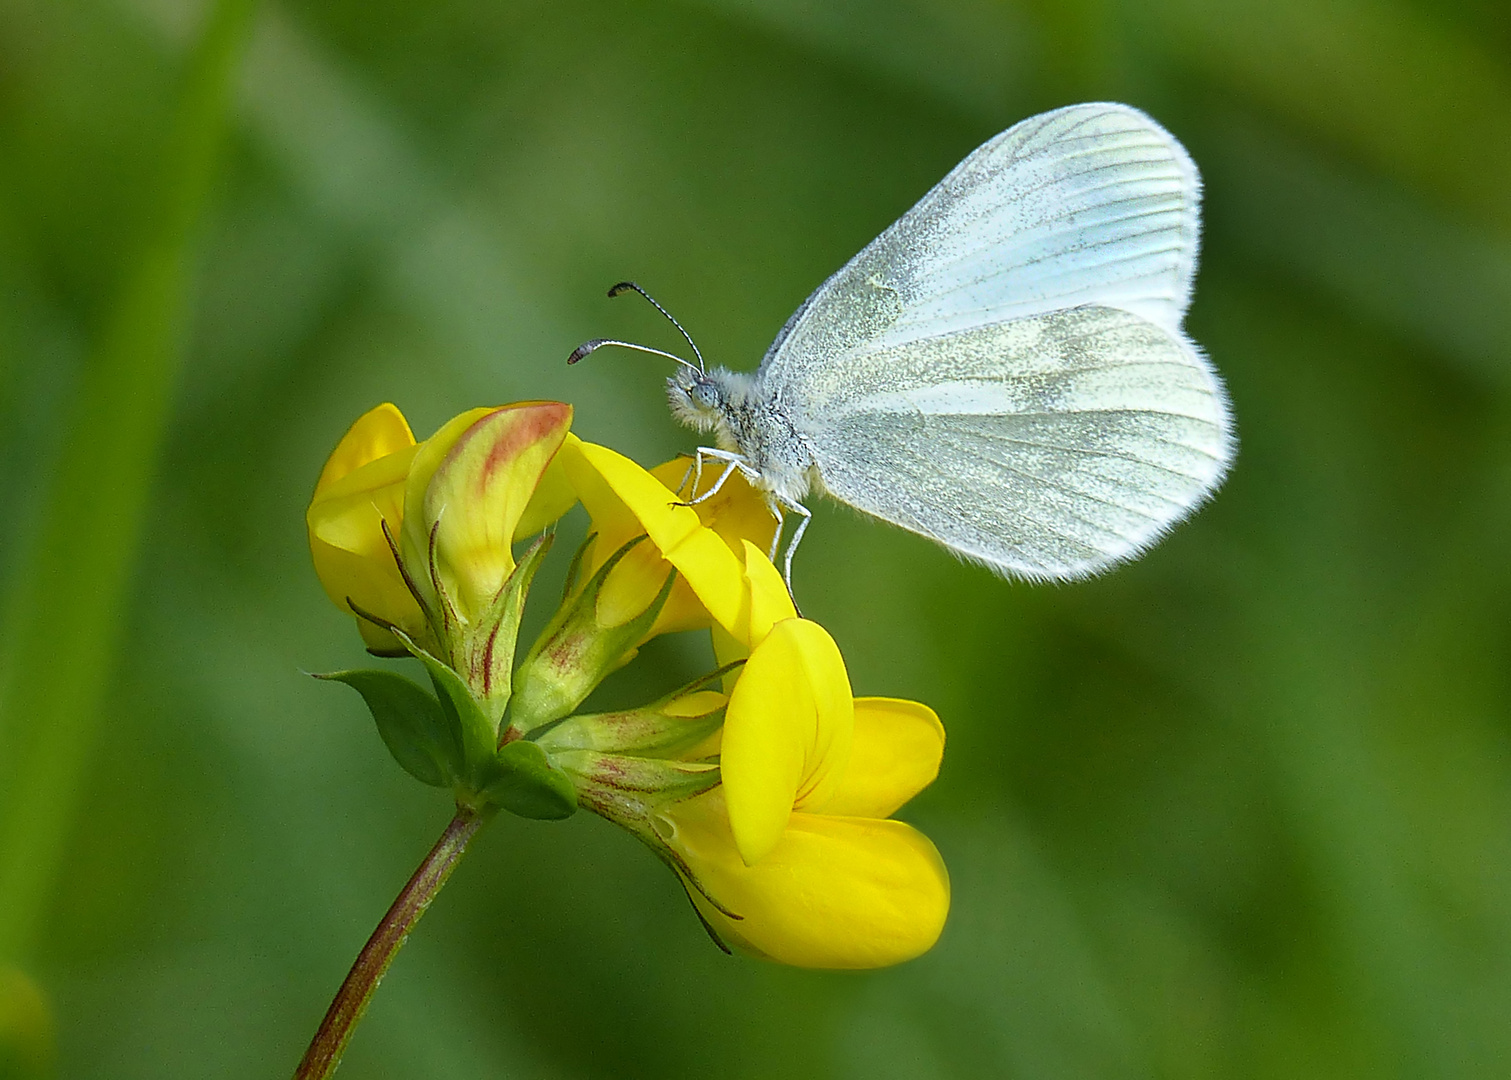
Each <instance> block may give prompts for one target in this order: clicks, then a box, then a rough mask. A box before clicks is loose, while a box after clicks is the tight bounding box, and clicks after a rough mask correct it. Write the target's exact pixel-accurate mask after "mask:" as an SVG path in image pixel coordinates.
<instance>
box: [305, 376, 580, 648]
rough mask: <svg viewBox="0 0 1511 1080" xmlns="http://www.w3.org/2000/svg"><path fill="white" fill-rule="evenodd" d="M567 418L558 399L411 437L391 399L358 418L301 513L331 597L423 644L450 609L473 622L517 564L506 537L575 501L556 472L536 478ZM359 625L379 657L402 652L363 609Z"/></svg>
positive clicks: (529, 530)
mask: <svg viewBox="0 0 1511 1080" xmlns="http://www.w3.org/2000/svg"><path fill="white" fill-rule="evenodd" d="M571 418H572V410H571V407H570V406H567V405H562V404H558V403H556V402H524V403H520V404H515V405H505V406H502V407H500V408H496V409H472V410H470V411H468V412H465V413H462V414H461V415H460V416H457V417H455V418H453V419H452V420H450V421H448V422H447V423H446V424H444V425H443V426H442V427H441V429H440V430H439V431H438V432H436V434H435V435H433V436H431V438H429V439H427V440H425V442H423V443H419V444H416V442H415V439H414V436H413V434H411V432H410V429H409V424H408V423H407V422H406V421H405V419H404V416H403V414H402V413H400V412H399V410H398V409H397V408H395V407H394V406H393V405H390V404H383V405H379V406H378V407H377V408H375V409H373V410H371V411H370V412H368V413H366V414H364V415H363V416H362V417H361V418H359V419H358V420H357V422H356V423H355V424H353V425H352V427H351V430H350V431H348V432H347V433H346V435H345V436H344V437H343V438H342V440H341V441H340V443H338V444H337V446H336V449H335V450H334V451H333V452H332V454H331V457H330V460H329V461H327V462H326V465H325V468H324V470H323V471H322V472H321V474H320V479H319V481H318V483H317V484H316V485H315V493H314V496H313V498H312V499H311V500H310V507H309V510H308V512H307V514H306V516H305V518H306V523H307V525H308V527H309V538H310V552H311V555H312V557H313V559H314V563H315V572H316V574H317V575H318V576H319V578H320V583H321V585H322V586H324V588H325V591H326V594H327V595H328V596H330V598H331V600H332V601H333V602H334V603H335V604H336V606H338V607H340V608H341V609H342V610H343V611H348V612H350V611H353V609H358V610H361V611H363V612H366V613H368V614H370V615H373V616H376V617H377V618H378V619H380V620H382V622H384V623H391V624H392V625H394V626H397V627H398V628H399V629H401V630H402V631H404V632H405V633H406V634H408V635H409V636H410V637H411V638H413V639H415V640H417V641H419V642H421V643H425V642H427V641H428V640H429V638H430V635H431V631H432V630H435V629H438V628H439V627H438V624H439V623H441V622H443V621H444V619H445V618H449V617H450V615H452V614H455V615H456V616H458V617H459V618H461V619H462V620H464V621H466V620H468V619H472V618H476V616H477V615H478V614H479V612H481V611H482V610H485V609H486V606H487V604H488V603H489V602H490V601H491V600H492V598H493V596H494V595H496V594H497V592H498V590H499V587H500V586H501V585H502V584H503V582H504V581H505V580H506V579H507V578H508V576H509V574H510V573H511V572H512V571H513V569H514V556H513V551H512V549H511V543H512V542H513V541H514V540H515V539H517V538H519V537H523V536H529V535H532V534H533V533H535V532H538V531H540V529H541V528H543V527H544V526H545V525H546V524H549V523H550V522H551V521H554V520H555V519H556V518H558V517H560V516H561V515H562V514H563V513H565V512H566V510H567V509H568V508H569V507H570V506H571V504H572V502H573V500H574V496H573V495H572V493H571V492H570V491H569V490H567V489H566V488H565V486H564V484H563V482H562V480H561V478H560V476H559V475H553V476H551V477H546V478H543V477H542V473H543V472H544V471H545V470H546V466H547V463H548V462H549V461H550V460H551V456H552V454H554V453H555V451H556V449H557V447H558V446H559V445H560V443H561V440H562V438H563V437H565V435H566V431H567V426H568V425H569V424H570V423H571ZM385 530H386V531H385ZM395 545H397V546H398V549H399V556H398V557H396V554H395ZM406 578H407V580H406ZM438 590H439V591H438ZM442 593H444V595H445V597H446V598H447V601H448V602H447V603H442V601H441V596H442ZM416 594H418V595H416ZM422 601H423V606H422ZM357 626H358V629H359V630H360V631H361V633H362V637H363V640H364V641H365V642H366V643H367V645H368V647H369V648H370V649H372V650H373V651H374V652H378V653H386V654H391V655H401V654H403V653H404V649H403V646H402V645H401V643H400V642H399V640H398V639H397V638H396V637H395V636H394V635H393V634H391V633H389V632H388V630H386V629H384V627H383V626H382V625H380V624H378V623H374V622H372V621H369V620H367V619H364V618H361V617H360V616H359V617H358V618H357Z"/></svg>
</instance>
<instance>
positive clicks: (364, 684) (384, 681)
mask: <svg viewBox="0 0 1511 1080" xmlns="http://www.w3.org/2000/svg"><path fill="white" fill-rule="evenodd" d="M315 678H317V679H327V680H330V681H332V682H341V683H345V684H346V685H347V686H350V687H351V688H352V689H353V690H355V691H357V693H359V694H361V695H362V700H363V701H365V702H366V703H367V709H368V711H369V712H371V713H372V718H373V722H374V723H375V724H376V725H377V727H378V735H379V737H380V738H382V740H383V745H384V746H386V747H388V752H389V753H390V754H392V755H393V759H394V760H395V761H397V762H398V763H399V765H400V766H401V767H402V768H403V769H404V771H405V772H407V773H408V774H409V775H410V776H412V777H414V778H415V779H416V780H418V781H420V782H421V783H422V784H429V785H430V786H431V787H451V786H452V785H453V784H454V783H455V782H456V780H457V778H458V777H459V776H460V775H461V774H462V772H463V770H464V769H465V763H464V757H463V753H462V745H461V738H460V735H461V732H460V729H459V728H458V727H457V726H456V725H455V724H454V723H453V722H452V720H451V719H450V718H449V717H448V716H447V714H446V711H445V710H444V709H443V708H442V706H441V703H440V702H439V701H437V700H436V699H435V697H434V696H432V695H431V694H430V693H429V692H428V691H427V690H425V688H424V687H422V686H419V685H417V684H416V683H413V682H411V681H410V680H408V679H406V678H404V676H402V675H398V674H395V673H394V672H392V671H374V670H363V671H332V672H329V673H327V674H323V675H316V676H315Z"/></svg>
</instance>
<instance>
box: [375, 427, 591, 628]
mask: <svg viewBox="0 0 1511 1080" xmlns="http://www.w3.org/2000/svg"><path fill="white" fill-rule="evenodd" d="M475 412H476V410H474V413H475ZM471 416H473V413H464V414H463V415H462V416H461V417H458V418H457V419H456V420H453V421H451V422H450V423H448V424H447V425H446V426H445V427H443V428H442V429H441V430H440V431H439V432H437V433H436V435H435V436H434V437H433V438H432V439H429V440H427V441H426V444H425V447H424V449H423V450H421V451H420V454H419V456H418V457H417V458H416V459H415V464H414V466H413V468H412V469H411V470H410V477H409V483H408V485H407V488H406V491H405V514H406V517H407V518H408V519H409V520H410V521H411V522H412V523H413V525H414V526H416V527H415V528H410V529H406V534H407V536H406V539H407V541H408V544H409V546H407V547H406V548H405V563H406V566H408V567H409V568H410V574H411V576H418V575H417V574H416V568H417V567H423V568H424V572H425V573H426V574H427V576H428V574H429V547H430V530H431V528H432V527H434V530H435V540H434V554H435V570H436V572H437V573H438V574H439V576H440V579H441V583H442V585H444V587H445V589H446V592H447V595H448V596H450V597H451V598H452V600H453V602H454V603H455V604H456V606H457V609H458V611H459V613H460V614H461V615H462V617H463V618H465V619H469V620H471V619H473V618H475V617H476V616H478V615H480V614H481V613H482V612H483V611H485V610H486V609H487V607H488V606H489V605H490V604H491V603H492V601H493V598H494V597H495V596H496V595H497V594H498V591H499V589H500V588H502V587H503V584H504V582H505V581H506V580H507V579H508V577H509V575H510V574H511V573H513V572H514V552H513V547H512V545H513V541H514V534H515V529H516V526H518V524H519V523H520V520H521V518H522V517H523V516H524V514H525V510H526V508H527V507H528V506H529V504H530V500H531V498H532V496H533V495H534V494H535V491H536V488H537V486H538V485H539V483H540V479H541V474H542V473H544V472H545V471H546V466H547V465H548V464H549V463H550V461H551V458H552V457H553V456H554V455H555V453H556V451H557V448H558V447H560V445H561V441H562V439H563V438H564V437H565V436H566V433H567V428H568V427H569V425H570V424H571V422H572V407H571V406H570V405H563V404H560V403H558V402H521V403H519V404H515V405H506V406H504V407H503V408H499V409H493V410H489V411H486V412H485V413H484V415H482V416H481V417H478V418H476V419H474V420H472V422H470V423H465V424H464V423H462V421H465V420H466V419H467V418H469V417H471ZM457 428H461V430H459V431H458V430H457ZM417 507H418V508H419V510H420V512H419V514H418V515H416V513H415V511H416V508H417ZM416 517H418V520H415V519H416ZM420 526H422V527H423V532H422V531H421V529H420V528H418V527H420ZM422 552H423V553H424V558H423V561H422V560H421V558H419V556H420V555H421V553H422ZM411 553H413V554H411Z"/></svg>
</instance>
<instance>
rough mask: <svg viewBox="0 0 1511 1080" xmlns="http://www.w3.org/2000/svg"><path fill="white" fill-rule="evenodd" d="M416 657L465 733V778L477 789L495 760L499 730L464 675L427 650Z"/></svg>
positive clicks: (450, 717) (463, 745) (463, 751)
mask: <svg viewBox="0 0 1511 1080" xmlns="http://www.w3.org/2000/svg"><path fill="white" fill-rule="evenodd" d="M414 655H415V658H416V659H418V660H419V661H420V663H422V664H424V665H425V670H426V672H427V673H429V675H430V682H431V684H432V685H433V686H434V687H435V692H436V695H437V696H438V697H439V698H440V699H441V708H442V709H443V710H445V712H446V715H447V717H448V718H449V719H450V720H451V721H452V722H453V723H455V724H456V727H457V731H458V732H460V734H461V744H462V756H463V759H464V760H465V761H466V768H465V770H464V771H463V773H462V775H463V776H464V777H465V778H466V779H467V780H468V782H469V784H471V786H473V787H474V788H476V787H478V786H479V782H480V781H481V779H482V778H483V776H484V775H485V774H486V773H487V770H488V767H489V765H490V764H491V763H492V761H493V757H494V753H495V749H494V748H495V745H496V743H497V741H498V728H497V726H496V725H495V724H494V723H493V721H491V720H489V719H488V716H487V714H486V713H484V712H483V707H482V705H480V704H479V703H478V700H477V698H475V697H473V696H472V691H471V690H470V689H468V687H467V684H466V683H465V682H463V681H462V677H461V676H460V675H458V674H457V673H456V672H455V671H453V670H452V669H451V668H450V667H449V666H447V665H446V664H443V663H442V662H441V661H440V660H437V659H436V658H435V657H434V656H431V655H430V654H429V653H428V652H426V651H425V650H424V649H420V650H419V651H417V652H416V653H415V654H414Z"/></svg>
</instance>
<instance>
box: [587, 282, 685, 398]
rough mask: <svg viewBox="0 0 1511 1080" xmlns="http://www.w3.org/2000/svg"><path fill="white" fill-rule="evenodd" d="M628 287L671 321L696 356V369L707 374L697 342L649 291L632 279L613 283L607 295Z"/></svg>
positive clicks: (614, 294)
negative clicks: (616, 283)
mask: <svg viewBox="0 0 1511 1080" xmlns="http://www.w3.org/2000/svg"><path fill="white" fill-rule="evenodd" d="M629 289H633V290H634V291H635V292H637V293H639V294H640V295H641V296H643V297H645V298H646V299H647V300H649V301H650V303H651V306H652V307H653V308H655V309H656V310H657V311H659V312H661V314H663V315H665V316H666V319H667V322H669V323H671V324H672V325H673V326H675V327H676V328H677V333H679V334H681V335H682V337H683V340H685V341H686V342H687V344H688V346H689V347H691V349H692V351H693V355H694V356H696V357H697V358H698V370H699V371H700V372H702V373H703V374H705V375H706V374H708V371H707V369H706V368H705V367H704V366H703V354H702V353H701V352H699V351H698V344H697V342H695V341H693V336H692V335H691V334H689V333H688V332H687V331H686V330H684V329H682V324H681V323H679V322H678V321H677V320H676V319H675V318H674V317H673V316H672V313H671V312H670V311H667V310H666V308H664V307H662V306H661V305H660V304H658V303H656V298H655V297H654V296H652V295H651V294H650V293H648V292H646V291H645V290H644V289H642V288H641V287H640V286H639V285H636V284H635V283H634V282H633V281H621V282H620V283H619V284H618V285H615V286H614V287H613V288H612V289H610V290H609V295H610V296H611V297H612V296H618V295H619V294H620V293H622V292H625V291H626V290H629Z"/></svg>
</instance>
